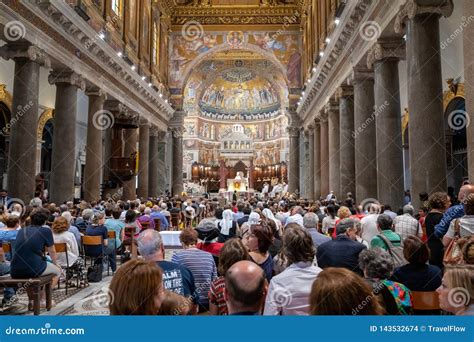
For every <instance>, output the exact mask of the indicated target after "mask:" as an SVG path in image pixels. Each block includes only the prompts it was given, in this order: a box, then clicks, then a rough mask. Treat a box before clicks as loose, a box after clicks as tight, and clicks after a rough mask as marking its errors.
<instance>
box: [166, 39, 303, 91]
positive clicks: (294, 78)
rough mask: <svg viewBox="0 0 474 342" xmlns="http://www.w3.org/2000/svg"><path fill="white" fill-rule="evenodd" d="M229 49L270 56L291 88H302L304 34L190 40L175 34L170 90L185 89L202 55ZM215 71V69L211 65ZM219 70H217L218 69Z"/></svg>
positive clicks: (172, 46)
mask: <svg viewBox="0 0 474 342" xmlns="http://www.w3.org/2000/svg"><path fill="white" fill-rule="evenodd" d="M220 45H222V46H228V47H229V49H247V48H252V49H253V50H255V51H261V52H264V53H270V54H272V55H274V56H275V57H276V59H277V60H278V61H279V62H280V63H281V65H282V66H283V68H284V70H285V73H286V75H285V76H286V78H287V79H288V84H289V86H290V88H299V87H300V86H301V53H300V51H301V34H300V33H299V32H286V33H282V34H277V33H276V32H260V31H257V32H242V31H230V32H204V33H203V34H202V35H200V36H198V37H195V39H189V37H183V35H182V34H181V32H175V33H173V34H172V35H171V40H170V47H169V51H170V58H169V60H170V73H169V85H170V88H181V87H182V86H183V84H182V82H183V81H184V78H185V76H186V75H185V71H187V69H188V67H189V66H190V64H191V62H192V61H193V60H195V59H196V58H197V57H199V56H200V55H201V54H204V53H207V52H210V51H211V50H212V49H213V48H216V47H217V46H220ZM208 67H212V65H208ZM214 67H215V66H214Z"/></svg>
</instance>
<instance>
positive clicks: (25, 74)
mask: <svg viewBox="0 0 474 342" xmlns="http://www.w3.org/2000/svg"><path fill="white" fill-rule="evenodd" d="M0 57H2V58H4V59H6V60H9V59H13V60H14V62H15V74H14V75H15V76H14V81H13V104H12V110H13V112H12V113H11V114H12V121H11V123H10V124H11V127H10V147H9V156H8V169H7V174H8V182H7V183H8V195H9V196H10V197H12V198H19V199H21V200H23V201H24V202H27V201H29V200H30V199H31V198H32V197H33V195H34V191H35V175H36V153H37V151H36V144H37V141H36V140H37V138H36V127H37V126H38V90H39V76H40V66H42V65H44V66H46V67H48V68H49V64H50V60H49V58H48V57H47V56H46V54H45V53H44V52H43V51H42V50H40V49H39V48H37V47H36V46H31V45H27V44H19V43H15V44H13V43H8V44H5V45H3V46H2V47H1V48H0ZM13 119H15V121H14V122H13Z"/></svg>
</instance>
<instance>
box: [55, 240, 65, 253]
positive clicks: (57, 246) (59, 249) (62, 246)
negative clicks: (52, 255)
mask: <svg viewBox="0 0 474 342" xmlns="http://www.w3.org/2000/svg"><path fill="white" fill-rule="evenodd" d="M54 249H55V250H56V253H66V254H67V243H65V242H61V243H55V244H54Z"/></svg>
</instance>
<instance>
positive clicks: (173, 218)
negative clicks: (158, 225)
mask: <svg viewBox="0 0 474 342" xmlns="http://www.w3.org/2000/svg"><path fill="white" fill-rule="evenodd" d="M171 226H172V227H173V228H175V229H177V228H178V226H179V213H172V214H171Z"/></svg>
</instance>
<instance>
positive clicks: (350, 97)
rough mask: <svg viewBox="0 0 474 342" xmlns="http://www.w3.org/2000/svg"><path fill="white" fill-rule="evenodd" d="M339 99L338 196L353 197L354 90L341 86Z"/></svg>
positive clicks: (338, 94)
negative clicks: (349, 194) (350, 194)
mask: <svg viewBox="0 0 474 342" xmlns="http://www.w3.org/2000/svg"><path fill="white" fill-rule="evenodd" d="M337 98H338V99H339V130H340V132H339V157H340V178H339V179H340V181H339V182H340V196H341V199H342V200H344V199H345V198H346V196H347V193H349V192H350V193H352V194H353V195H355V150H354V136H353V132H354V90H353V88H352V87H351V86H347V85H342V86H341V87H339V88H338V90H337Z"/></svg>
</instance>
